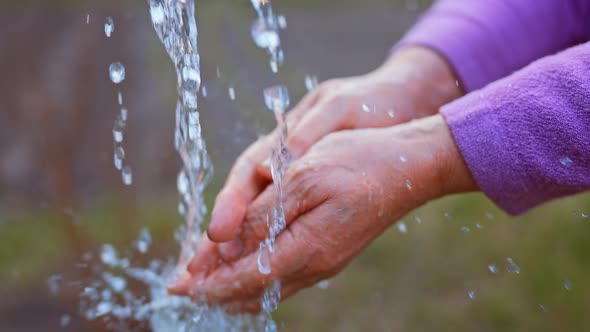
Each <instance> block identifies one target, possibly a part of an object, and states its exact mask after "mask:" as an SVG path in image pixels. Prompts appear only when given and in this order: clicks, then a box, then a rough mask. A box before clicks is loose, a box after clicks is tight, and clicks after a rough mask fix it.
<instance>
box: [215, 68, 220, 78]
mask: <svg viewBox="0 0 590 332" xmlns="http://www.w3.org/2000/svg"><path fill="white" fill-rule="evenodd" d="M215 73H216V74H217V78H220V77H221V70H219V66H217V68H215Z"/></svg>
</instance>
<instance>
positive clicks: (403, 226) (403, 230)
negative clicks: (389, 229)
mask: <svg viewBox="0 0 590 332" xmlns="http://www.w3.org/2000/svg"><path fill="white" fill-rule="evenodd" d="M395 226H396V227H397V230H398V231H399V232H400V233H402V234H406V233H407V232H408V227H407V226H406V223H405V222H403V221H398V222H397V223H396V224H395Z"/></svg>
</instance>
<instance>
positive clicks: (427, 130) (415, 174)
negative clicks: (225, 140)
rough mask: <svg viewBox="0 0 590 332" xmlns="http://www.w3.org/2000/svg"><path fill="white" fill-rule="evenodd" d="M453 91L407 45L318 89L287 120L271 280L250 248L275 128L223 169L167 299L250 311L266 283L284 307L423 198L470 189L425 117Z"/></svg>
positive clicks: (445, 75)
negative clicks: (283, 224) (281, 223)
mask: <svg viewBox="0 0 590 332" xmlns="http://www.w3.org/2000/svg"><path fill="white" fill-rule="evenodd" d="M461 94H462V92H461V89H460V88H459V86H458V85H457V84H456V78H455V76H454V74H453V73H452V70H451V69H450V67H449V66H448V64H447V63H446V62H445V61H444V60H442V58H441V57H440V56H438V55H437V54H436V53H434V52H432V51H430V50H428V49H425V48H419V47H410V48H406V49H402V50H399V51H398V52H397V53H396V54H395V55H393V56H392V57H390V59H389V60H388V61H387V62H386V63H385V64H383V65H382V66H381V67H380V68H378V69H377V70H375V71H373V72H371V73H369V74H367V75H363V76H359V77H353V78H347V79H338V80H331V81H328V82H325V83H323V84H321V85H320V86H319V87H318V88H317V89H315V90H314V91H312V92H310V93H309V94H308V95H307V96H306V97H305V98H304V99H303V100H302V101H301V102H300V103H299V104H298V105H297V106H296V107H295V108H294V109H293V110H291V111H290V112H289V113H288V115H287V125H288V127H289V138H288V141H287V148H288V150H289V151H290V153H291V155H292V157H293V159H292V161H291V163H290V165H289V166H288V168H287V171H286V173H285V176H284V179H283V189H284V197H285V202H284V209H285V215H286V221H287V228H286V230H285V231H284V232H283V233H281V234H280V235H279V236H278V238H277V244H276V249H275V252H274V253H273V255H271V267H272V272H271V274H270V275H262V274H260V272H259V271H258V266H257V249H258V244H259V243H260V241H262V240H263V239H264V238H265V237H266V235H267V231H268V229H267V223H266V220H267V219H266V218H267V215H268V212H269V211H270V210H271V208H272V206H273V204H274V202H275V199H274V197H273V195H275V192H274V188H273V187H272V186H269V185H270V184H271V182H272V179H271V177H270V174H269V171H268V160H269V157H270V153H271V150H272V147H273V144H276V142H277V140H278V137H277V132H276V131H275V132H273V133H271V134H270V135H268V136H266V137H264V138H262V139H260V140H258V141H257V142H255V143H254V144H252V145H251V146H250V147H249V148H248V149H247V150H246V151H245V152H244V153H243V154H242V155H241V156H240V157H239V158H238V160H237V161H236V163H235V164H234V167H233V168H232V171H231V172H230V174H229V176H228V179H227V181H226V184H225V186H224V188H223V189H222V190H221V192H220V194H219V195H218V197H217V200H216V203H215V207H214V209H213V213H212V218H211V222H210V226H209V229H208V237H204V238H203V239H202V240H201V241H200V243H199V248H198V249H197V254H196V256H195V257H194V258H193V260H192V261H191V263H190V265H189V267H188V271H187V272H188V274H187V275H185V276H184V277H183V279H181V280H178V281H177V282H176V283H175V284H174V285H172V286H171V289H170V291H171V292H172V293H176V294H189V295H191V296H193V297H194V298H195V299H201V298H202V297H206V298H207V300H208V301H209V302H211V303H215V304H223V305H226V306H227V308H228V309H229V310H230V311H236V312H238V311H248V312H257V311H259V310H260V298H261V294H262V292H263V290H264V288H265V287H267V286H268V285H269V284H270V282H271V281H273V280H278V281H280V282H281V284H282V289H281V295H282V299H285V298H287V297H288V296H290V295H292V294H293V293H295V292H296V291H298V290H299V289H301V288H305V287H309V286H311V285H313V284H315V283H317V282H318V281H320V280H323V279H326V278H330V277H332V276H334V275H335V274H337V273H338V272H339V271H341V270H342V269H343V268H344V267H345V266H346V265H347V264H348V263H349V262H350V261H351V260H352V259H353V258H354V257H355V256H356V255H358V254H359V253H360V252H361V251H362V250H363V249H364V248H365V247H366V246H367V245H368V244H369V243H370V242H371V241H372V240H373V239H374V238H375V237H377V236H378V235H379V234H380V233H381V232H383V230H384V229H385V228H387V227H388V226H389V225H391V223H393V222H394V221H395V220H397V219H398V218H400V217H401V216H403V215H404V214H406V213H407V212H409V211H411V210H412V209H414V208H416V207H418V206H420V205H421V204H423V203H424V202H426V201H428V200H430V199H434V198H436V197H439V196H441V195H442V194H446V193H452V192H459V191H467V190H473V189H475V187H476V186H475V184H474V183H473V180H472V179H471V175H470V174H469V172H468V171H467V169H466V167H465V165H464V163H463V161H462V158H461V156H460V155H459V153H458V151H457V148H456V147H455V144H454V142H453V139H452V137H451V135H450V133H449V130H448V128H447V126H446V124H445V122H444V120H443V119H442V117H441V116H430V115H432V114H436V113H437V111H438V108H439V107H440V106H442V105H443V104H445V103H447V102H449V101H451V100H453V99H456V98H458V97H460V96H461ZM363 104H366V105H367V107H368V111H369V112H367V110H366V109H363ZM427 116H430V117H428V118H425V119H423V120H419V121H413V122H410V123H406V122H408V121H410V120H412V119H414V118H422V117H427ZM396 125H397V126H396ZM392 126H393V127H392ZM363 128H373V129H363ZM402 155H403V156H404V157H405V159H407V162H404V161H402V160H401V159H400V156H402Z"/></svg>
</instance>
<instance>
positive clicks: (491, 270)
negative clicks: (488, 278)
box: [488, 264, 498, 274]
mask: <svg viewBox="0 0 590 332" xmlns="http://www.w3.org/2000/svg"><path fill="white" fill-rule="evenodd" d="M488 270H490V272H492V273H494V274H496V273H498V267H497V266H496V264H490V265H488Z"/></svg>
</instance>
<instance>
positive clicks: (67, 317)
mask: <svg viewBox="0 0 590 332" xmlns="http://www.w3.org/2000/svg"><path fill="white" fill-rule="evenodd" d="M71 321H72V317H70V315H68V314H65V315H62V316H61V318H60V319H59V326H61V327H66V326H68V325H70V322H71Z"/></svg>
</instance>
